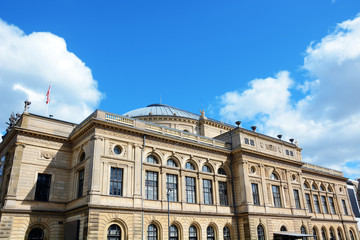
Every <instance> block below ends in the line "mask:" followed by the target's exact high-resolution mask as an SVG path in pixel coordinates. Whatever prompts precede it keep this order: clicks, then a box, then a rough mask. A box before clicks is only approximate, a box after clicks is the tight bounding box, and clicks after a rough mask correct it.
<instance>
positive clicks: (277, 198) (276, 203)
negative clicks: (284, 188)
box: [272, 185, 281, 207]
mask: <svg viewBox="0 0 360 240" xmlns="http://www.w3.org/2000/svg"><path fill="white" fill-rule="evenodd" d="M272 192H273V199H274V206H275V207H281V197H280V187H279V186H274V185H273V186H272Z"/></svg>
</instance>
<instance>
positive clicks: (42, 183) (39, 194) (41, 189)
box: [35, 173, 51, 201]
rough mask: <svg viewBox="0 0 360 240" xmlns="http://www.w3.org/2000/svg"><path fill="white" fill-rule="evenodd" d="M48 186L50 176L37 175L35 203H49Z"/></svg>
mask: <svg viewBox="0 0 360 240" xmlns="http://www.w3.org/2000/svg"><path fill="white" fill-rule="evenodd" d="M50 185H51V175H50V174H40V173H39V174H38V179H37V182H36V190H35V200H36V201H49V194H50Z"/></svg>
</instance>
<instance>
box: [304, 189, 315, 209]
mask: <svg viewBox="0 0 360 240" xmlns="http://www.w3.org/2000/svg"><path fill="white" fill-rule="evenodd" d="M305 199H306V206H307V208H308V211H309V212H310V213H312V212H313V209H312V206H311V201H310V194H308V193H305Z"/></svg>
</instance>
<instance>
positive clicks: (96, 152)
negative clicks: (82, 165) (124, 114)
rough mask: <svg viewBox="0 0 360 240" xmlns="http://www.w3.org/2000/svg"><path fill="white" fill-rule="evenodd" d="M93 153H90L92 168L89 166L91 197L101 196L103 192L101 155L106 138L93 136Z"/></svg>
mask: <svg viewBox="0 0 360 240" xmlns="http://www.w3.org/2000/svg"><path fill="white" fill-rule="evenodd" d="M91 141H92V151H91V153H90V166H89V179H88V183H89V187H88V191H89V193H90V195H99V194H100V190H101V180H102V178H101V173H102V172H101V155H102V150H103V142H104V138H103V137H100V136H97V135H95V136H93V138H92V139H91Z"/></svg>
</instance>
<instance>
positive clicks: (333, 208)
mask: <svg viewBox="0 0 360 240" xmlns="http://www.w3.org/2000/svg"><path fill="white" fill-rule="evenodd" d="M329 205H330V211H331V214H336V212H335V204H334V199H333V198H332V197H329Z"/></svg>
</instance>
